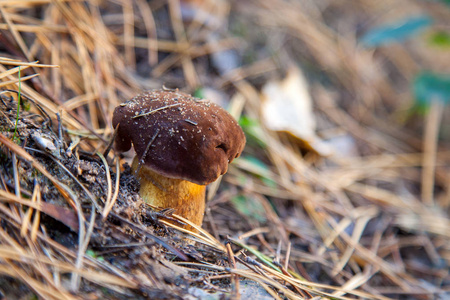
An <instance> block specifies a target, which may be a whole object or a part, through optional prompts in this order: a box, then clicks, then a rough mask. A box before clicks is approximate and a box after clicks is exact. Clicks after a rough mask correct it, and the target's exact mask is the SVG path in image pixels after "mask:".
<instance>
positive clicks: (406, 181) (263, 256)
mask: <svg viewBox="0 0 450 300" xmlns="http://www.w3.org/2000/svg"><path fill="white" fill-rule="evenodd" d="M189 5H191V6H189ZM188 13H190V14H188ZM418 13H427V14H428V15H430V16H432V17H433V18H434V19H435V21H436V23H437V24H438V25H436V26H439V24H445V22H447V20H449V19H450V8H449V7H448V6H445V5H444V4H440V3H438V2H437V1H436V2H433V3H431V2H426V4H425V3H424V2H423V1H403V0H395V1H381V2H379V1H370V0H358V1H351V2H347V1H293V0H291V1H282V0H270V1H243V2H233V3H232V4H231V6H230V5H229V4H228V3H226V1H181V3H180V1H178V0H167V1H156V0H155V1H149V2H147V1H144V0H136V1H126V0H105V1H95V0H92V1H81V0H65V1H63V0H58V1H46V0H39V1H34V0H22V1H13V0H5V1H1V2H0V89H1V91H0V97H1V100H2V101H1V103H0V106H1V107H2V109H1V110H0V113H1V117H0V119H1V122H0V128H1V130H0V149H1V152H0V154H1V158H0V161H1V165H2V166H1V168H0V186H1V189H0V219H1V226H0V274H1V275H2V276H0V292H2V293H4V294H6V295H7V296H8V297H9V298H14V297H17V298H19V297H23V298H30V297H32V295H36V296H38V297H40V298H43V299H78V298H91V299H97V298H100V299H103V298H105V297H107V298H116V299H122V298H123V299H125V298H128V297H133V298H146V297H150V298H152V299H159V298H164V297H169V298H186V297H188V296H187V295H188V294H189V293H196V292H198V289H201V290H203V291H206V292H210V293H214V294H215V295H219V294H228V295H230V297H232V298H234V299H237V298H239V295H240V294H241V293H245V292H246V291H245V289H246V288H245V286H246V283H247V282H249V281H254V282H257V283H258V284H259V286H260V287H261V288H262V289H264V290H266V291H267V295H270V296H272V297H273V298H275V299H283V298H288V299H312V298H314V297H323V298H332V299H353V298H364V299H389V298H395V299H410V298H411V299H412V298H417V299H438V298H439V297H441V298H440V299H445V298H446V297H450V277H449V265H450V220H449V214H448V213H449V209H450V189H449V182H450V177H449V172H448V169H449V166H450V150H449V145H450V144H449V142H448V141H449V136H448V132H447V131H446V129H447V128H448V126H449V125H450V123H449V121H448V118H447V119H446V118H445V117H446V116H448V113H447V112H445V111H444V112H443V118H442V121H441V124H440V128H441V129H442V134H441V138H440V139H439V140H436V139H434V138H433V137H434V136H435V131H436V128H435V129H434V131H433V129H430V130H425V127H427V126H426V125H424V123H425V121H424V120H423V119H424V118H426V117H424V116H420V115H419V116H417V115H416V116H412V117H411V116H408V109H410V106H411V103H412V95H411V93H410V83H411V81H412V80H413V78H414V76H415V74H417V72H418V71H419V70H427V69H428V70H434V71H437V72H443V71H448V70H449V67H450V66H449V64H450V59H449V58H450V51H449V50H447V51H442V50H436V49H433V48H431V47H427V46H426V45H424V43H423V41H420V40H413V41H408V42H407V43H404V44H394V45H391V46H386V47H381V48H379V49H377V50H376V51H375V50H370V49H364V48H362V47H360V45H359V44H358V40H357V35H358V34H360V33H359V32H358V30H361V28H358V26H359V27H364V28H363V29H367V28H370V27H371V26H375V25H376V24H378V23H380V24H381V23H383V22H385V21H393V20H394V21H395V20H398V19H399V16H404V17H406V16H411V15H415V14H418ZM228 20H229V23H227V21H228ZM183 21H184V22H183ZM261 45H264V47H261ZM229 49H232V50H234V52H226V50H229ZM225 53H228V54H230V53H231V59H230V56H228V55H225ZM236 60H237V61H242V63H236V64H235V61H236ZM218 61H219V62H218ZM220 61H222V63H223V61H225V62H226V63H225V66H224V65H220ZM294 63H296V64H299V65H301V66H302V67H303V69H304V70H305V72H306V73H307V74H308V75H309V76H308V78H309V82H310V89H311V92H312V95H313V99H314V109H315V116H316V119H317V122H318V127H319V130H318V133H319V135H320V136H321V137H323V138H324V139H326V140H329V141H331V142H332V141H336V140H337V139H338V138H346V140H347V142H349V141H350V142H349V143H350V145H351V146H352V151H353V152H352V153H353V154H352V155H349V153H348V152H347V153H345V152H340V151H338V152H336V153H335V154H333V155H331V156H329V157H319V156H318V155H316V154H314V153H311V152H306V151H305V150H304V149H302V148H301V147H300V146H299V144H298V143H297V142H296V140H294V139H292V138H291V137H288V136H286V135H284V134H279V133H275V132H271V131H270V130H269V129H267V128H266V127H265V126H264V124H263V122H262V121H260V106H261V95H260V88H261V86H262V85H263V84H264V83H265V82H267V81H268V80H269V79H272V78H276V77H280V76H281V75H282V74H283V72H284V71H285V70H286V69H287V67H288V66H289V65H291V64H294ZM228 66H232V68H230V69H227V68H228ZM19 72H20V78H19ZM162 85H167V86H168V87H178V88H180V89H183V90H186V91H188V92H194V91H195V89H196V88H199V87H208V88H210V89H212V90H214V91H222V93H223V95H224V98H225V99H231V101H230V102H229V103H228V106H229V108H230V111H231V112H232V113H233V115H235V116H236V117H237V118H238V117H239V116H241V115H245V116H246V117H247V118H249V119H251V120H253V121H254V122H255V125H253V126H248V127H247V128H245V129H246V131H247V132H246V133H247V137H248V141H249V143H248V145H247V147H246V150H245V152H244V155H243V157H242V158H241V159H238V160H236V162H235V163H234V164H233V165H232V166H231V167H230V170H229V173H228V174H227V175H226V176H225V177H224V178H223V179H222V180H221V181H219V182H217V183H215V184H212V185H211V186H210V187H209V193H208V199H209V202H208V210H207V212H206V220H205V224H204V226H203V227H204V229H203V230H202V229H199V232H198V233H192V232H188V231H186V230H184V229H182V228H181V227H178V226H176V225H173V224H172V223H169V222H167V221H166V219H176V220H180V221H181V222H188V221H186V220H182V219H181V218H180V217H178V216H176V215H173V216H171V215H170V212H169V213H168V212H151V209H150V208H149V207H148V206H147V205H145V204H144V203H142V202H141V201H140V199H139V197H138V196H137V193H136V190H137V188H136V186H137V183H136V182H135V181H134V179H133V178H132V176H131V175H130V172H129V169H127V168H125V169H124V168H123V167H122V166H121V163H122V162H123V161H120V160H119V157H118V156H117V155H116V153H114V151H113V150H112V151H110V152H109V153H106V155H103V154H105V150H106V149H107V148H108V145H109V142H110V140H111V138H112V134H113V130H112V127H111V118H112V111H113V109H114V107H115V106H117V105H118V104H119V103H120V102H122V101H124V100H127V99H129V98H131V97H132V96H134V95H135V94H137V93H138V92H139V91H141V90H143V89H149V88H160V87H161V86H162ZM19 94H20V99H21V101H22V105H21V106H19V109H18V105H17V103H18V101H17V100H18V99H19ZM24 103H25V105H24ZM27 107H29V109H27ZM18 110H19V113H18ZM442 110H443V108H441V109H437V110H435V111H434V112H433V111H431V112H430V115H431V116H434V115H436V116H437V117H439V115H440V111H442ZM17 115H19V119H18V121H16V116H17ZM428 118H429V120H436V117H428ZM438 125H439V124H438ZM16 128H17V133H14V132H15V129H16ZM428 128H431V127H428ZM437 128H439V127H437ZM106 152H108V151H106ZM102 153H103V154H102ZM255 159H258V163H255ZM219 183H220V186H219ZM236 199H245V200H246V201H247V203H252V204H251V205H253V206H255V207H258V208H259V209H260V210H259V212H257V213H256V216H255V215H251V214H250V213H249V212H248V211H247V212H246V210H245V209H244V210H242V209H239V207H238V205H237V204H236V203H237V202H236ZM48 216H51V218H49V217H48ZM157 219H159V221H158V220H157ZM54 220H57V221H59V222H55V221H54ZM64 225H65V226H64ZM66 227H67V228H66ZM68 228H70V229H68ZM192 287H196V288H197V290H193V289H192ZM189 288H191V289H189ZM205 295H206V294H203V296H205ZM244 295H247V297H250V296H251V294H244ZM242 297H245V296H242ZM253 297H255V296H253Z"/></svg>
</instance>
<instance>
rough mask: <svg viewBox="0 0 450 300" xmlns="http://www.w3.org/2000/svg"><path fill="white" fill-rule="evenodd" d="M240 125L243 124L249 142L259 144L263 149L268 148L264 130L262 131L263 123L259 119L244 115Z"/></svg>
mask: <svg viewBox="0 0 450 300" xmlns="http://www.w3.org/2000/svg"><path fill="white" fill-rule="evenodd" d="M239 125H241V127H242V130H244V133H245V136H246V138H247V143H248V144H257V146H259V147H261V148H263V149H265V148H267V143H266V141H265V138H264V132H263V131H262V129H261V124H260V123H259V121H258V120H256V119H251V118H249V117H247V116H245V115H242V116H241V118H240V119H239Z"/></svg>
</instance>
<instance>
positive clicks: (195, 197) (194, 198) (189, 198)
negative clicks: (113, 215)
mask: <svg viewBox="0 0 450 300" xmlns="http://www.w3.org/2000/svg"><path fill="white" fill-rule="evenodd" d="M138 164H139V159H138V158H137V157H135V158H134V159H133V164H132V166H131V169H132V170H133V172H135V171H136V170H137V169H138ZM136 175H137V177H138V179H139V181H140V183H141V189H140V190H139V195H140V196H141V198H142V199H143V200H144V201H145V202H147V203H149V204H151V205H154V206H157V207H160V208H173V209H175V211H174V213H175V214H177V215H180V216H182V217H184V218H186V219H188V220H189V221H191V222H192V223H194V224H196V225H198V226H201V225H202V222H203V215H204V212H205V191H206V186H205V185H198V184H195V183H192V182H189V181H187V180H183V179H174V178H168V177H165V176H162V175H160V174H158V173H156V172H154V171H152V170H150V169H149V168H148V167H146V166H145V165H142V166H141V167H140V168H139V171H138V174H136ZM186 228H190V226H186Z"/></svg>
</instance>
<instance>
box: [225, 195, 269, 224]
mask: <svg viewBox="0 0 450 300" xmlns="http://www.w3.org/2000/svg"><path fill="white" fill-rule="evenodd" d="M231 203H233V206H234V208H235V209H236V210H237V211H238V212H240V213H241V214H243V215H245V216H247V217H249V218H252V219H255V220H257V221H259V222H264V221H266V214H265V210H264V207H263V206H262V204H261V203H260V202H259V201H258V200H257V199H254V198H251V197H246V196H244V195H239V196H236V197H233V198H232V199H231Z"/></svg>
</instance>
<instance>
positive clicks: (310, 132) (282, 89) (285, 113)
mask: <svg viewBox="0 0 450 300" xmlns="http://www.w3.org/2000/svg"><path fill="white" fill-rule="evenodd" d="M261 98H262V100H263V101H262V119H263V122H264V125H265V126H266V127H267V128H268V129H270V130H273V131H280V132H288V133H289V134H291V135H292V136H294V137H296V138H298V139H299V140H300V141H301V142H302V143H303V144H305V146H306V147H307V148H310V149H312V150H314V151H315V152H317V153H318V154H320V155H322V156H328V155H330V154H331V152H332V149H331V147H330V145H328V144H326V143H325V142H323V141H322V140H321V139H320V138H319V137H318V136H317V135H316V133H315V130H316V121H315V118H314V114H313V110H312V100H311V95H310V94H309V91H308V84H307V82H306V79H305V77H304V76H303V73H302V71H301V70H300V69H299V68H296V67H293V68H291V69H290V70H289V71H288V72H287V75H286V77H285V78H284V79H282V80H281V81H271V82H268V83H267V84H266V85H265V86H264V87H263V89H262V92H261Z"/></svg>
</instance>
